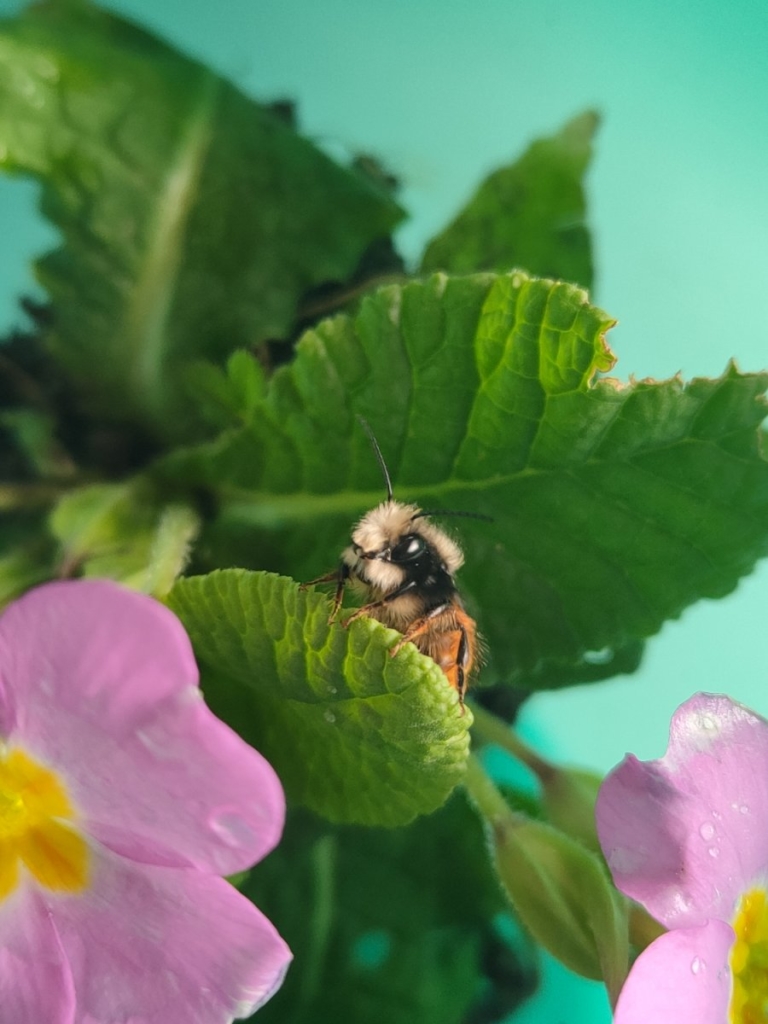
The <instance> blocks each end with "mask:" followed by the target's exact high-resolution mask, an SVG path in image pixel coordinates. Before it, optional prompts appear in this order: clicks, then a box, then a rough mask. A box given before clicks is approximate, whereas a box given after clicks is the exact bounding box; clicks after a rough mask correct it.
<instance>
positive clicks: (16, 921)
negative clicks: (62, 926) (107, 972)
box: [0, 886, 75, 1024]
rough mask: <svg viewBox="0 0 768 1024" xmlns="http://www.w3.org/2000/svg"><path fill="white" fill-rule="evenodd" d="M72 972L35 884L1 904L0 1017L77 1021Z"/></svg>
mask: <svg viewBox="0 0 768 1024" xmlns="http://www.w3.org/2000/svg"><path fill="white" fill-rule="evenodd" d="M74 1013H75V993H74V986H73V984H72V975H71V973H70V970H69V965H68V963H67V960H66V958H65V956H64V954H63V953H62V950H61V945H60V943H59V937H58V935H57V934H56V929H55V927H54V924H53V922H52V920H51V917H50V914H49V913H48V911H47V910H46V908H45V906H44V905H43V903H42V901H41V899H40V897H39V895H38V894H37V892H36V891H35V890H34V889H33V888H32V887H31V886H21V887H19V888H18V889H17V890H16V891H15V892H14V893H13V895H12V896H10V897H9V898H8V899H6V900H4V901H3V902H2V903H0V1019H2V1020H3V1021H9V1022H11V1021H12V1022H13V1024H41V1022H43V1021H44V1022H45V1024H74V1020H75V1018H74Z"/></svg>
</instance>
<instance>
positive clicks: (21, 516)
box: [0, 486, 54, 608]
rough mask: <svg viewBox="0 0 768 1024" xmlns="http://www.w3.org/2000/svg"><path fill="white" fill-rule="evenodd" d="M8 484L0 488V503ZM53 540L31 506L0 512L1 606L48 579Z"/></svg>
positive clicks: (38, 514)
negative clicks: (20, 509) (21, 509)
mask: <svg viewBox="0 0 768 1024" xmlns="http://www.w3.org/2000/svg"><path fill="white" fill-rule="evenodd" d="M12 489H13V488H12V486H11V487H9V488H0V506H2V504H3V499H5V498H6V494H4V493H2V492H3V491H5V490H12ZM53 547H54V546H53V543H52V541H51V539H50V537H49V536H48V535H47V534H46V531H45V523H44V520H43V517H42V516H41V515H40V513H39V512H37V511H33V510H32V509H25V510H23V511H18V510H14V511H3V512H2V513H1V514H0V608H3V607H4V606H5V605H6V604H8V602H9V601H12V600H14V598H16V597H20V596H21V595H22V594H23V593H24V591H26V590H28V589H29V588H30V587H33V586H35V585H36V584H37V583H42V582H43V581H44V580H47V579H50V577H51V572H52V570H51V567H52V564H53V555H54V551H53Z"/></svg>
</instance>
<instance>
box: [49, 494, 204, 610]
mask: <svg viewBox="0 0 768 1024" xmlns="http://www.w3.org/2000/svg"><path fill="white" fill-rule="evenodd" d="M50 528H51V532H52V533H53V535H54V537H55V538H56V539H57V540H58V541H59V543H60V545H61V553H60V563H61V567H62V571H63V573H64V574H65V575H69V574H71V573H75V572H77V573H78V574H81V575H83V576H92V577H94V576H95V577H106V578H108V579H113V580H119V581H120V582H122V583H125V584H126V585H127V586H130V587H135V588H136V589H137V590H142V591H145V592H146V593H153V594H157V595H158V596H162V595H163V594H165V593H167V592H168V590H169V589H170V587H171V584H172V583H173V580H174V579H175V578H176V577H177V576H178V575H179V574H180V573H181V571H182V570H183V568H184V566H185V564H186V558H187V550H188V547H189V544H190V542H191V540H192V539H193V538H194V535H195V532H196V530H197V517H196V516H195V514H194V513H193V512H192V511H191V510H190V509H189V508H187V507H186V506H184V505H163V504H160V503H159V499H158V498H157V496H156V495H155V494H154V493H153V492H152V490H151V488H150V487H149V485H148V484H147V482H146V481H144V480H142V479H140V478H138V479H136V480H132V481H128V482H126V483H122V484H91V485H89V486H87V487H81V488H78V489H77V490H75V491H72V492H71V493H69V494H68V495H66V497H64V498H62V499H61V500H60V501H59V502H58V504H57V505H56V507H55V509H54V510H53V512H52V513H51V517H50Z"/></svg>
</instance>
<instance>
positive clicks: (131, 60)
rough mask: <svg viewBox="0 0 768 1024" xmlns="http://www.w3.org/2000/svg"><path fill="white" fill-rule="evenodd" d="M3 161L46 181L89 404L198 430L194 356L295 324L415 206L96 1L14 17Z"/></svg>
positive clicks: (70, 360)
mask: <svg viewBox="0 0 768 1024" xmlns="http://www.w3.org/2000/svg"><path fill="white" fill-rule="evenodd" d="M0 97H2V100H1V101H0V164H2V165H3V166H5V167H6V168H7V169H8V170H10V171H19V172H25V173H28V174H31V175H33V176H35V177H36V178H38V179H39V180H40V181H41V182H42V183H43V186H44V187H43V200H42V206H43V212H44V213H45V214H46V216H48V217H49V218H50V219H51V220H52V221H53V223H54V224H55V225H57V226H58V227H59V228H60V229H61V231H62V234H63V244H62V246H61V247H60V248H59V249H57V250H55V251H54V252H52V253H50V254H48V255H47V256H45V257H44V258H43V259H42V260H41V261H40V262H39V263H38V264H37V272H38V276H39V278H40V280H41V282H42V283H43V284H44V286H45V287H46V289H47V290H48V292H49V294H50V296H51V298H52V300H53V302H54V307H55V320H54V326H53V331H52V335H51V338H50V344H51V346H52V347H53V349H54V351H55V353H56V354H57V356H58V358H59V359H60V361H61V363H62V364H63V365H64V366H65V367H66V369H67V370H68V371H69V372H70V374H71V375H72V377H73V379H74V380H75V381H76V383H77V386H78V388H79V389H80V391H81V392H82V393H83V394H84V395H85V396H86V397H87V401H88V405H89V409H90V411H91V412H92V413H93V414H94V415H99V414H100V415H102V416H104V417H106V418H109V419H115V420H119V419H133V420H138V421H140V422H143V423H144V424H146V425H148V426H149V427H150V428H151V429H152V430H154V431H155V432H157V433H161V434H163V435H166V436H168V435H170V436H178V437H183V436H185V434H186V432H187V422H186V421H187V419H188V418H189V415H193V414H194V410H190V408H187V407H186V406H184V404H183V398H182V393H181V389H180V385H179V381H178V367H179V365H180V364H181V363H183V361H184V360H185V359H187V358H189V357H198V358H207V359H210V360H213V361H214V362H219V361H221V360H222V359H223V358H224V357H226V355H227V354H228V353H229V352H230V351H232V350H233V349H235V348H240V347H246V346H248V345H252V344H254V343H256V342H258V341H260V340H263V339H265V338H269V337H283V336H285V335H286V333H288V332H289V331H290V329H291V327H292V324H293V321H294V317H295V313H296V306H297V301H298V299H299V297H300V296H301V294H302V293H303V292H305V291H306V290H307V289H308V288H310V287H312V286H314V285H317V284H319V283H322V282H324V281H327V280H339V279H341V280H343V279H345V278H346V277H347V276H348V275H349V274H350V273H351V271H352V270H353V269H354V268H355V266H356V265H357V263H358V260H359V259H360V256H361V254H362V253H363V251H364V250H365V249H366V247H367V246H368V245H369V243H371V242H372V241H373V240H374V239H376V238H378V237H380V236H383V235H386V234H388V232H389V231H390V229H391V228H392V226H393V225H394V224H395V223H396V222H397V221H398V220H399V219H400V217H401V211H400V210H399V209H398V207H397V206H396V205H395V204H394V203H393V202H392V201H391V200H390V199H389V198H388V197H387V196H386V195H385V194H384V192H383V191H380V190H377V189H376V188H375V187H374V186H373V185H372V184H370V182H368V181H367V180H366V179H365V178H363V176H361V175H359V174H356V173H352V172H349V171H346V170H343V169H342V168H340V167H338V166H337V165H336V164H334V163H333V162H332V161H331V160H329V159H328V158H327V157H325V156H324V155H323V154H322V153H321V152H320V151H318V150H317V149H316V148H315V147H314V146H312V145H311V144H310V143H309V142H308V141H306V140H304V139H302V138H301V137H299V136H298V135H297V134H296V133H295V132H294V131H293V130H292V129H291V128H290V127H289V126H288V125H286V124H285V123H284V122H283V121H282V120H280V118H279V117H277V116H276V115H275V114H273V113H271V112H270V111H268V110H267V109H265V108H264V107H261V106H259V105H258V104H256V103H254V102H252V101H251V100H249V99H248V98H247V97H245V96H244V95H243V94H242V93H240V92H239V91H238V90H237V89H235V88H234V87H233V86H232V85H231V84H230V83H229V82H227V81H226V80H224V79H222V78H220V77H218V76H217V75H215V74H214V73H212V72H211V71H209V70H208V69H206V68H204V67H203V66H202V65H200V64H198V63H197V62H196V61H193V60H190V59H189V58H187V57H184V56H182V55H181V54H179V53H177V52H175V51H174V50H173V49H171V48H170V47H169V46H167V45H166V44H164V43H162V42H160V41H159V40H157V39H155V38H153V37H152V36H151V35H149V34H147V33H145V32H144V31H142V30H141V29H139V28H138V27H136V26H135V25H132V24H131V23H130V22H127V21H124V20H122V19H121V18H119V17H117V16H116V15H113V14H110V13H108V12H106V11H101V10H99V9H97V8H96V7H93V6H91V5H90V4H84V3H79V2H73V0H69V2H60V0H44V2H42V3H39V4H35V5H34V6H33V7H31V8H30V9H29V10H27V11H25V12H24V13H23V14H21V15H19V16H18V17H16V18H11V19H6V20H4V21H2V22H0Z"/></svg>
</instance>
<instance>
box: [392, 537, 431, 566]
mask: <svg viewBox="0 0 768 1024" xmlns="http://www.w3.org/2000/svg"><path fill="white" fill-rule="evenodd" d="M426 547H427V545H426V542H425V541H424V538H423V537H419V536H418V535H417V534H415V533H411V534H408V535H407V536H406V537H403V539H402V540H401V541H400V543H399V544H397V545H396V546H395V547H394V548H393V549H392V561H393V562H411V561H413V560H414V559H415V558H418V557H419V555H422V554H424V552H425V550H426Z"/></svg>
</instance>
